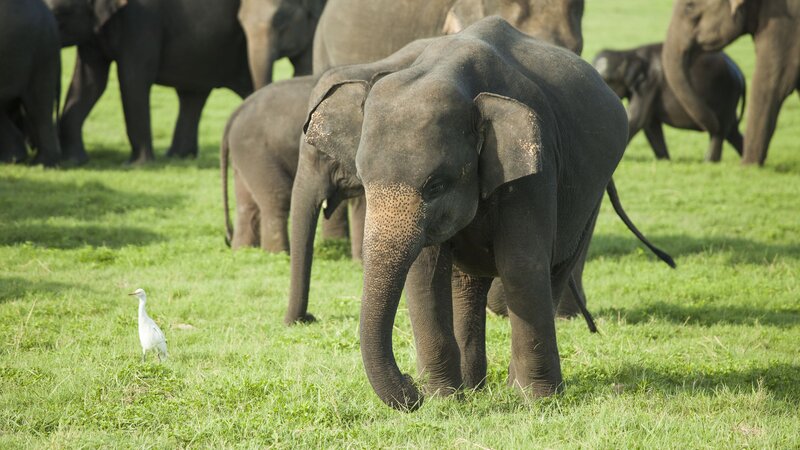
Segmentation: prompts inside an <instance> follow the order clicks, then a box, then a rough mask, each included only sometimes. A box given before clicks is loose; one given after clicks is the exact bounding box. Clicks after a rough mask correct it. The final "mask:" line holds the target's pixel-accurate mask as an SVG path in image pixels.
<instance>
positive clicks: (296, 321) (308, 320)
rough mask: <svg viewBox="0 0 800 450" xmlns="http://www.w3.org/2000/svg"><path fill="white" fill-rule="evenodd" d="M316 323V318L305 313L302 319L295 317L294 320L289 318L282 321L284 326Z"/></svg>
mask: <svg viewBox="0 0 800 450" xmlns="http://www.w3.org/2000/svg"><path fill="white" fill-rule="evenodd" d="M316 321H317V318H316V317H314V315H313V314H311V313H306V314H305V315H303V316H302V317H297V318H295V319H291V318H286V319H284V323H285V324H286V325H296V324H299V323H314V322H316Z"/></svg>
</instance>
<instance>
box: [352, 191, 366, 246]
mask: <svg viewBox="0 0 800 450" xmlns="http://www.w3.org/2000/svg"><path fill="white" fill-rule="evenodd" d="M366 212H367V201H366V199H365V198H364V196H363V195H362V196H359V197H356V198H353V199H350V253H351V255H352V258H353V259H354V260H359V261H360V260H361V253H362V248H363V245H364V217H365V215H366Z"/></svg>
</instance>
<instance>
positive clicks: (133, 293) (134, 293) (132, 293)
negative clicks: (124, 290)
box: [128, 292, 136, 295]
mask: <svg viewBox="0 0 800 450" xmlns="http://www.w3.org/2000/svg"><path fill="white" fill-rule="evenodd" d="M128 295H136V292H131V293H130V294H128Z"/></svg>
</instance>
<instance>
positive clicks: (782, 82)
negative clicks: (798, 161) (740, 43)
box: [663, 0, 800, 165]
mask: <svg viewBox="0 0 800 450" xmlns="http://www.w3.org/2000/svg"><path fill="white" fill-rule="evenodd" d="M744 34H750V35H752V36H753V40H754V42H755V51H756V68H755V72H754V73H753V78H752V81H751V83H750V95H751V98H750V103H749V106H748V110H747V111H748V112H747V129H746V131H745V136H744V155H743V157H742V164H759V165H763V164H764V162H765V161H766V159H767V149H768V147H769V141H770V139H772V134H773V133H774V132H775V126H776V125H777V122H778V113H779V112H780V109H781V104H782V103H783V101H784V100H785V99H786V97H788V96H789V95H790V94H791V93H792V92H793V91H795V90H797V91H800V0H676V1H675V6H674V8H673V12H672V19H671V21H670V24H669V29H668V31H667V37H666V40H665V41H664V55H663V62H664V74H665V75H666V78H667V83H669V85H670V87H671V88H672V90H673V91H674V92H675V96H676V97H677V98H678V101H680V103H681V105H683V107H684V108H685V109H686V111H687V112H688V113H689V115H690V116H691V117H692V118H693V119H694V120H695V121H696V122H697V123H698V124H700V125H701V126H702V127H703V129H705V130H706V131H708V132H709V133H710V134H711V135H712V136H713V135H719V134H720V128H721V125H720V122H719V120H718V119H717V117H716V115H715V114H714V111H713V110H712V109H711V108H709V106H708V105H707V104H706V103H705V102H704V101H703V100H702V98H703V97H702V96H700V95H698V94H697V89H698V87H697V86H695V84H694V80H693V79H692V75H691V68H692V67H693V64H694V61H695V59H696V58H697V57H698V55H699V54H700V52H704V51H705V52H709V51H718V50H721V49H722V48H724V47H725V46H726V45H728V44H730V43H731V42H733V41H734V40H736V38H738V37H739V36H742V35H744Z"/></svg>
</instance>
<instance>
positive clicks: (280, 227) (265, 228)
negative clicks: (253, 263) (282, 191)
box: [259, 198, 289, 253]
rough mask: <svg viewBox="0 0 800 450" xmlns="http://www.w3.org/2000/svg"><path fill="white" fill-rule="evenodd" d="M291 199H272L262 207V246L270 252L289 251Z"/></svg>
mask: <svg viewBox="0 0 800 450" xmlns="http://www.w3.org/2000/svg"><path fill="white" fill-rule="evenodd" d="M288 223H289V199H281V198H277V199H272V201H270V202H268V203H266V204H263V207H262V208H261V225H260V227H259V235H260V236H261V248H262V249H263V250H264V251H266V252H269V253H281V252H285V253H289V233H288V231H287V228H288Z"/></svg>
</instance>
